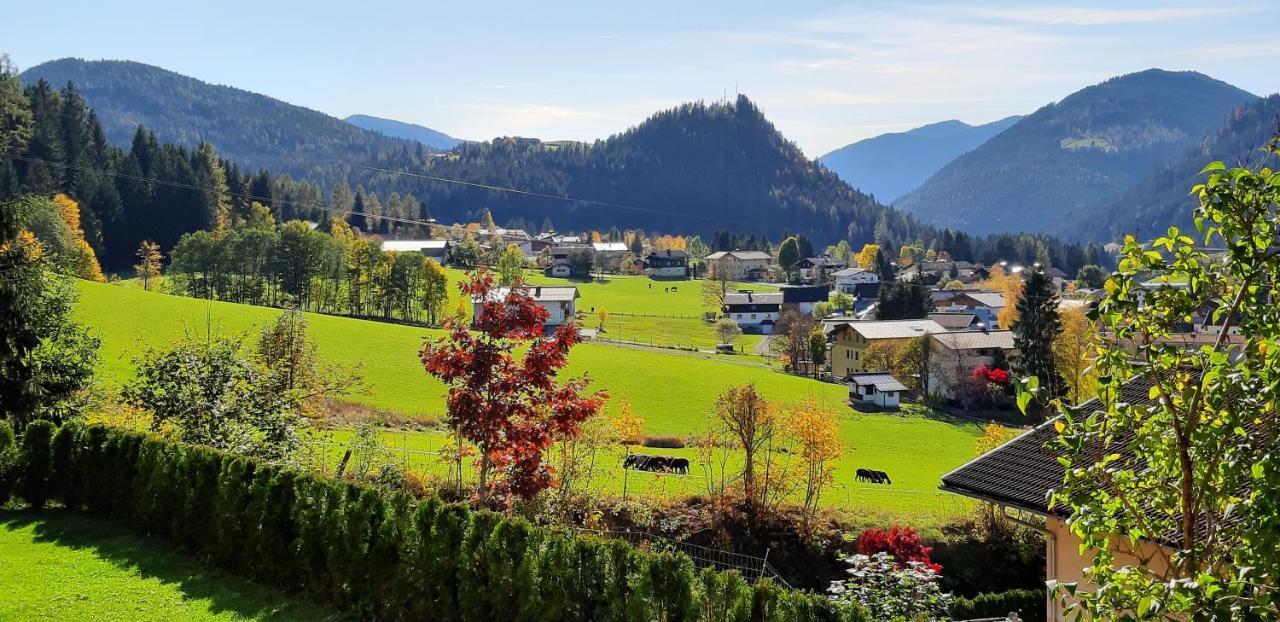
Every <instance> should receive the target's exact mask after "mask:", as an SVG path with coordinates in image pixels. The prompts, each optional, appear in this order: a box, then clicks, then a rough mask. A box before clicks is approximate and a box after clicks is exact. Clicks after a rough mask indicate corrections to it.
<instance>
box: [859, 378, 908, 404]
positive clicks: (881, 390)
mask: <svg viewBox="0 0 1280 622" xmlns="http://www.w3.org/2000/svg"><path fill="white" fill-rule="evenodd" d="M906 390H907V386H906V385H904V384H902V383H901V382H899V381H898V379H897V378H894V377H893V376H892V375H890V374H889V373H888V372H862V373H856V374H850V375H849V401H851V402H863V403H866V404H872V405H875V406H879V407H880V408H893V409H896V408H898V405H899V404H901V402H902V392H903V391H906Z"/></svg>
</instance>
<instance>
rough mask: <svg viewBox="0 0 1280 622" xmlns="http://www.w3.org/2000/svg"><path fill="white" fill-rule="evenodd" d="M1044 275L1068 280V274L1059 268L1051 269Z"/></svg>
mask: <svg viewBox="0 0 1280 622" xmlns="http://www.w3.org/2000/svg"><path fill="white" fill-rule="evenodd" d="M1044 273H1045V274H1046V275H1048V276H1049V278H1059V279H1065V278H1067V273H1066V272H1063V271H1061V270H1059V269H1057V268H1049V269H1048V270H1045V271H1044Z"/></svg>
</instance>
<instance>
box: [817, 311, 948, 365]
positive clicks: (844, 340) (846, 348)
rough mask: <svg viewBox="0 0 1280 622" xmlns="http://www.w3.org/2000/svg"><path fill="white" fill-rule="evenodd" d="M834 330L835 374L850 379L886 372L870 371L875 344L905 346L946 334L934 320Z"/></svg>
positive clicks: (866, 323) (857, 322) (847, 324)
mask: <svg viewBox="0 0 1280 622" xmlns="http://www.w3.org/2000/svg"><path fill="white" fill-rule="evenodd" d="M829 326H830V327H831V328H830V329H831V332H830V335H831V339H832V346H831V373H832V375H834V376H835V377H837V378H846V377H848V376H849V375H850V374H852V373H857V372H864V371H885V370H883V369H867V367H866V352H867V348H869V347H871V345H872V344H874V343H903V342H906V341H907V340H909V339H913V338H915V337H919V336H921V335H929V334H934V333H945V332H947V331H946V329H944V328H943V327H941V326H939V325H938V323H937V322H935V321H933V320H854V321H851V322H843V323H834V324H831V325H829Z"/></svg>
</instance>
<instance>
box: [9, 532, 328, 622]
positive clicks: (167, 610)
mask: <svg viewBox="0 0 1280 622" xmlns="http://www.w3.org/2000/svg"><path fill="white" fill-rule="evenodd" d="M170 548H171V547H169V546H168V545H167V544H162V543H159V542H156V541H152V540H148V539H143V538H138V537H135V536H133V535H130V534H129V533H128V532H127V531H126V530H125V529H124V527H123V526H121V525H119V524H117V523H111V522H105V521H102V520H99V519H94V518H87V517H83V516H77V515H74V514H68V513H62V512H54V511H48V512H0V567H3V568H4V571H3V572H0V620H103V621H106V620H130V621H133V620H192V621H197V620H199V621H203V620H225V621H232V620H264V621H272V622H289V621H293V620H297V621H302V620H336V619H339V618H338V616H337V615H336V614H334V613H332V612H330V611H327V610H325V609H322V608H320V607H318V606H316V605H313V604H310V603H304V602H299V601H297V600H294V599H292V598H290V597H289V596H287V595H285V594H282V593H280V592H278V591H275V590H271V589H268V588H264V587H262V586H258V585H255V584H253V583H249V582H247V581H244V580H242V579H238V578H235V577H231V576H228V575H224V574H222V573H219V572H217V571H214V570H209V569H208V568H206V567H205V566H203V565H201V564H198V563H196V562H195V561H193V560H190V559H188V558H186V557H183V556H181V555H178V554H176V553H173V552H171V550H170Z"/></svg>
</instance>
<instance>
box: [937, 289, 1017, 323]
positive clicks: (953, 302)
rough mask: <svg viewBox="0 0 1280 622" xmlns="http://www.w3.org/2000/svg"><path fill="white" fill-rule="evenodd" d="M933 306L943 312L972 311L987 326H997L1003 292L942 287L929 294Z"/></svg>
mask: <svg viewBox="0 0 1280 622" xmlns="http://www.w3.org/2000/svg"><path fill="white" fill-rule="evenodd" d="M929 295H930V296H931V297H932V298H933V307H934V309H935V310H936V311H940V312H943V313H973V314H974V315H977V316H978V318H979V319H980V320H981V321H982V323H983V325H985V326H987V327H988V328H996V327H999V321H998V319H997V318H999V317H1000V312H1001V311H1003V310H1004V306H1005V302H1004V294H1002V293H1000V292H993V291H990V290H980V289H942V290H935V291H933V292H930V294H929ZM1001 328H1007V327H1001Z"/></svg>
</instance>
